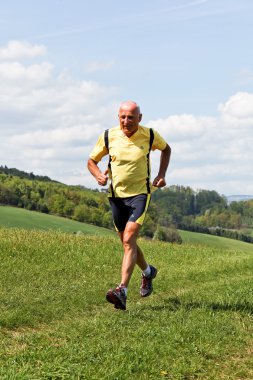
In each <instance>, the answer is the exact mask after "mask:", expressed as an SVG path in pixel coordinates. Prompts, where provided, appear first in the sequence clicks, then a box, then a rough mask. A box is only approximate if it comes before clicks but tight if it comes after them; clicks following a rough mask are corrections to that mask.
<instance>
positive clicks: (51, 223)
mask: <svg viewBox="0 0 253 380" xmlns="http://www.w3.org/2000/svg"><path fill="white" fill-rule="evenodd" d="M0 226H2V227H18V228H27V229H39V230H59V231H62V232H70V233H77V232H82V233H84V234H88V235H115V232H114V231H111V230H108V229H106V228H102V227H97V226H92V225H90V224H86V223H80V222H77V221H74V220H71V219H67V218H61V217H57V216H54V215H48V214H42V213H39V212H35V211H28V210H25V209H21V208H16V207H10V206H0ZM179 233H180V235H181V237H182V239H183V243H187V244H188V243H189V244H200V245H206V246H209V247H220V248H223V249H231V250H232V249H237V250H242V251H245V252H249V253H250V252H253V245H252V244H248V243H244V242H241V241H237V240H233V239H227V238H222V237H218V236H212V235H206V234H200V233H195V232H189V231H179Z"/></svg>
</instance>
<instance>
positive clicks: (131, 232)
mask: <svg viewBox="0 0 253 380" xmlns="http://www.w3.org/2000/svg"><path fill="white" fill-rule="evenodd" d="M140 228H141V226H140V224H138V223H135V222H128V223H127V224H126V227H125V230H124V231H123V234H122V235H121V236H122V244H123V248H124V256H123V260H122V267H121V284H124V286H126V287H127V286H128V284H129V281H130V278H131V276H132V273H133V270H134V267H135V264H136V263H137V262H138V261H140V262H141V263H142V265H143V259H144V257H143V254H142V252H141V251H140V250H138V246H137V242H136V241H137V237H138V234H139V231H140ZM139 252H141V254H142V255H140V253H139ZM138 253H139V255H138ZM138 256H140V257H138ZM141 256H142V257H141Z"/></svg>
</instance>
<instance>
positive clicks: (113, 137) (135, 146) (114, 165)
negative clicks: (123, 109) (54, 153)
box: [90, 125, 167, 198]
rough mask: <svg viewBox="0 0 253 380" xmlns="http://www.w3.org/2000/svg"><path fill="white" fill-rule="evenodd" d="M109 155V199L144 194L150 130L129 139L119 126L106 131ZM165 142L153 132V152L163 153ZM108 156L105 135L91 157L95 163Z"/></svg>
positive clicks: (148, 167)
mask: <svg viewBox="0 0 253 380" xmlns="http://www.w3.org/2000/svg"><path fill="white" fill-rule="evenodd" d="M108 142H109V144H108V145H109V154H110V156H111V160H110V167H109V178H110V181H111V184H110V186H109V197H111V196H114V197H119V198H125V197H131V196H133V195H138V194H147V193H148V192H149V189H148V187H149V186H151V185H150V178H149V177H150V175H149V173H150V162H149V159H148V154H149V142H150V129H149V128H147V127H143V126H140V125H139V127H138V130H137V131H136V132H135V133H134V134H133V135H132V136H131V137H127V136H126V135H125V134H124V133H123V132H122V130H121V128H120V126H118V127H115V128H111V129H109V134H108ZM166 145H167V144H166V141H165V140H164V139H163V138H162V137H161V136H160V135H159V133H158V132H157V131H154V140H153V144H152V148H151V149H152V150H155V149H159V150H164V149H165V148H166ZM107 154H108V151H107V149H106V146H105V142H104V133H103V134H102V135H100V136H99V139H98V141H97V143H96V145H95V147H94V149H93V150H92V152H91V154H90V158H91V159H93V160H94V161H96V162H99V161H101V159H102V158H103V157H104V156H105V155H107Z"/></svg>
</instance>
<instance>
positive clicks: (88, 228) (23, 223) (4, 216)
mask: <svg viewBox="0 0 253 380" xmlns="http://www.w3.org/2000/svg"><path fill="white" fill-rule="evenodd" d="M1 226H2V227H18V228H19V227H21V228H27V229H40V230H59V231H62V232H73V233H74V232H82V233H84V234H89V235H111V234H113V233H114V232H113V231H110V230H108V229H106V228H102V227H97V226H92V225H90V224H86V223H80V222H77V221H75V220H70V219H67V218H61V217H59V216H54V215H48V214H43V213H40V212H35V211H28V210H25V209H23V208H17V207H10V206H0V227H1Z"/></svg>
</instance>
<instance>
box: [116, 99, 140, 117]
mask: <svg viewBox="0 0 253 380" xmlns="http://www.w3.org/2000/svg"><path fill="white" fill-rule="evenodd" d="M119 109H120V110H121V109H124V110H125V109H127V110H131V111H133V112H136V113H138V114H140V113H141V112H140V107H139V106H138V104H137V103H135V102H134V101H132V100H127V101H125V102H122V103H121V105H120V108H119Z"/></svg>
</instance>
